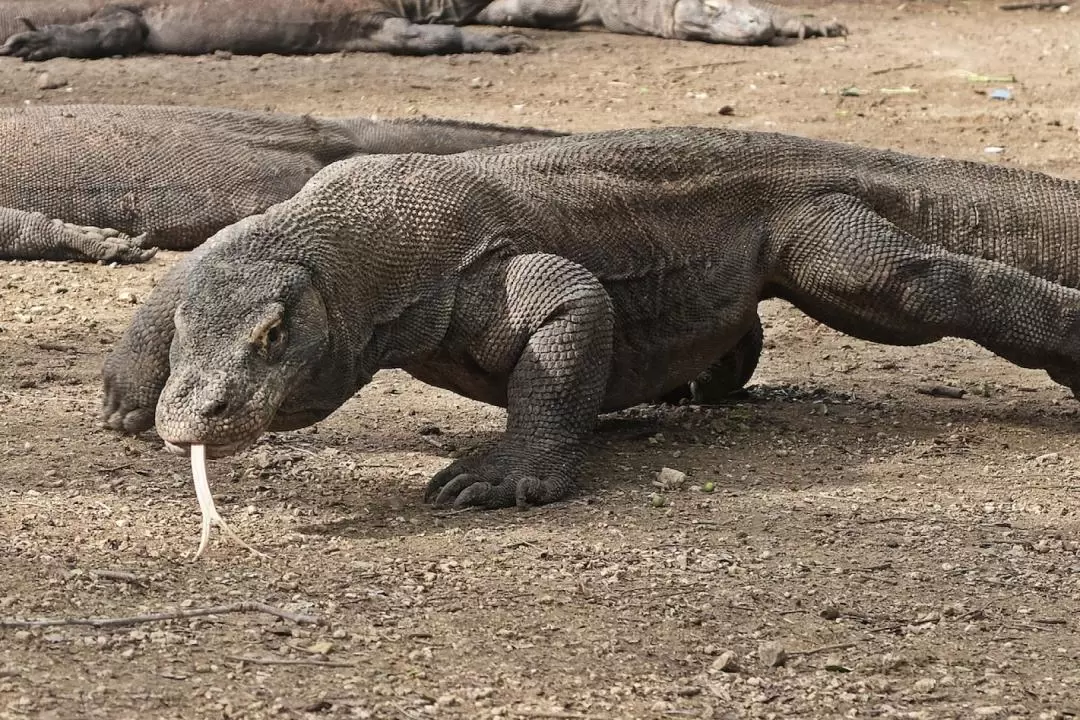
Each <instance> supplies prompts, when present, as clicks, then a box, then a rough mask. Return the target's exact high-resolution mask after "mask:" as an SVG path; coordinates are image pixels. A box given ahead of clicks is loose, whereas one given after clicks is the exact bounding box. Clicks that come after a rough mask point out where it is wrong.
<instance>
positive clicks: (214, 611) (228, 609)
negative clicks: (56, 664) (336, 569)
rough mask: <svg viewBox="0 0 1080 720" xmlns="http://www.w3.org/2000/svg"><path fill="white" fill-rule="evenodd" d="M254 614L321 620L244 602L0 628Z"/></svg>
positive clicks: (3, 621) (0, 622) (11, 622)
mask: <svg viewBox="0 0 1080 720" xmlns="http://www.w3.org/2000/svg"><path fill="white" fill-rule="evenodd" d="M241 612H257V613H266V614H267V615H273V616H274V617H278V618H281V619H282V620H288V621H289V622H294V623H301V624H308V625H321V624H323V620H322V618H319V617H318V616H316V615H301V614H298V613H291V612H289V611H288V610H282V609H281V608H276V607H274V606H273V605H266V604H264V603H261V602H252V601H244V602H238V603H233V604H232V605H216V606H214V607H208V608H194V609H191V610H173V611H171V612H164V613H154V614H152V615H132V616H130V617H118V618H58V619H44V620H17V619H15V618H0V628H37V627H59V626H62V625H84V626H85V625H89V626H90V627H122V626H124V625H138V624H140V623H151V622H162V621H165V620H183V619H186V618H193V617H206V616H207V615H226V614H228V613H241Z"/></svg>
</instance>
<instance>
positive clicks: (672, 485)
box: [656, 467, 686, 490]
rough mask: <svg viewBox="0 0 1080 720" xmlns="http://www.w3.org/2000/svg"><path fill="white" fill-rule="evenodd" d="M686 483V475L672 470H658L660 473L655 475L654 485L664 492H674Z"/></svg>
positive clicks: (667, 468) (666, 468)
mask: <svg viewBox="0 0 1080 720" xmlns="http://www.w3.org/2000/svg"><path fill="white" fill-rule="evenodd" d="M685 482H686V473H684V472H682V471H681V470H676V469H674V468H669V467H665V468H660V472H658V473H656V485H657V487H660V488H663V489H664V490H675V489H677V488H681V487H682V486H683V484H684V483H685Z"/></svg>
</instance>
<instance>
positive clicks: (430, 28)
mask: <svg viewBox="0 0 1080 720" xmlns="http://www.w3.org/2000/svg"><path fill="white" fill-rule="evenodd" d="M488 1H489V0H213V1H212V2H207V1H206V0H125V1H123V2H117V3H115V4H111V3H108V2H102V1H99V0H4V2H3V4H2V7H0V31H2V33H3V34H2V36H0V40H3V39H5V38H6V41H5V42H4V43H3V45H0V55H12V56H14V57H19V58H22V59H24V60H48V59H49V58H54V57H78V58H100V57H109V56H112V55H133V54H135V53H139V52H151V53H164V54H173V55H200V54H204V53H212V52H215V51H218V50H224V51H229V52H233V53H239V54H247V55H261V54H263V53H271V52H272V53H279V54H282V55H291V54H306V53H330V52H349V51H353V52H387V53H397V54H403V55H436V54H445V53H473V52H493V53H512V52H518V51H521V50H527V49H530V48H531V45H530V44H529V42H528V41H527V40H526V39H525V38H523V37H522V36H520V35H515V34H512V33H479V32H476V31H475V30H469V29H463V28H460V27H457V25H462V24H466V23H468V22H469V21H470V20H471V19H472V18H473V17H474V16H475V15H476V13H477V12H479V11H480V10H481V9H483V7H484V6H485V5H486V4H487V3H488ZM20 19H25V20H26V21H28V22H29V23H30V27H29V28H27V27H22V26H21V25H22V21H21V20H20Z"/></svg>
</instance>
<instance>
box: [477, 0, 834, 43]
mask: <svg viewBox="0 0 1080 720" xmlns="http://www.w3.org/2000/svg"><path fill="white" fill-rule="evenodd" d="M476 22H478V23H484V24H487V25H514V26H517V27H535V28H547V29H551V30H578V29H581V28H596V29H603V30H607V31H608V32H613V33H622V34H624V35H656V36H658V37H663V38H675V39H678V40H701V41H703V42H710V43H725V44H728V45H764V44H767V43H769V42H772V41H773V40H775V39H776V38H793V37H794V38H804V37H836V36H839V35H846V34H847V28H846V27H845V26H844V24H843V23H840V22H837V21H835V20H830V21H824V22H822V21H817V20H813V19H811V18H806V17H801V16H800V15H799V14H798V13H796V12H793V11H789V10H785V9H783V8H780V7H777V6H776V5H773V4H771V3H769V2H765V0H494V2H492V3H491V4H489V5H488V6H487V7H485V8H484V9H483V10H482V11H480V14H479V15H477V16H476Z"/></svg>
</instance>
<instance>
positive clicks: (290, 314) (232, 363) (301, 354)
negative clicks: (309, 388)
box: [155, 255, 339, 457]
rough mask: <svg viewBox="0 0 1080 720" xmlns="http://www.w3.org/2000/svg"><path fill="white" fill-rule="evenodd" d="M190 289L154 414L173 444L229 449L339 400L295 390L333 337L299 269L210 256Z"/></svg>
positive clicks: (178, 449)
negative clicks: (323, 400)
mask: <svg viewBox="0 0 1080 720" xmlns="http://www.w3.org/2000/svg"><path fill="white" fill-rule="evenodd" d="M187 287H188V291H187V293H186V295H185V297H184V300H183V301H182V302H181V303H180V304H179V305H178V306H177V309H176V313H175V315H174V323H175V326H176V334H175V336H174V338H173V343H172V346H171V350H170V355H169V365H170V368H171V370H170V375H169V379H168V382H167V383H166V385H165V388H164V390H163V391H162V393H161V397H160V399H159V401H158V405H157V412H156V419H155V422H156V425H157V429H158V433H159V434H160V435H161V438H162V439H163V440H164V441H165V444H166V446H167V447H168V448H169V450H171V451H172V452H175V453H180V454H187V453H188V451H189V449H190V446H191V445H192V444H195V443H199V444H203V445H206V452H207V455H208V456H210V457H222V456H225V455H230V454H232V453H235V452H238V451H240V450H243V449H244V448H246V447H248V446H250V445H251V444H252V443H254V442H255V441H256V440H257V439H258V438H259V436H260V435H262V433H263V432H265V431H266V430H268V429H271V428H272V429H277V430H287V429H295V428H299V427H304V426H306V425H309V424H311V423H313V422H316V421H318V420H321V419H322V418H324V417H325V416H326V415H328V414H329V413H330V412H332V411H333V410H334V409H335V408H336V407H337V406H338V404H339V403H332V404H331V405H330V406H329V407H323V406H321V405H320V403H319V401H318V400H317V399H316V398H314V397H310V396H300V397H297V396H294V395H293V392H294V390H295V389H296V388H297V387H298V384H299V386H300V387H302V386H303V383H304V380H306V379H308V378H310V377H311V376H312V375H313V374H314V373H315V372H316V370H315V369H316V368H318V367H319V365H320V361H321V360H322V358H324V357H325V355H326V353H327V350H328V348H329V344H330V329H329V325H328V317H327V310H326V306H325V305H324V303H323V300H322V298H321V296H320V295H319V293H318V291H317V290H316V289H315V287H314V285H313V283H312V281H311V277H310V275H309V273H308V271H307V270H306V269H305V268H303V267H302V266H300V265H297V264H293V263H290V262H281V261H276V260H261V259H260V260H258V261H256V262H253V263H252V262H248V263H245V264H238V263H236V262H232V261H230V260H229V258H227V257H224V258H220V257H214V256H213V255H211V256H209V257H206V258H204V260H203V261H202V262H200V263H197V264H196V265H195V267H194V268H193V270H192V272H191V275H190V277H189V279H188V286H187ZM200 288H201V289H207V290H208V289H209V288H214V290H213V291H212V292H210V291H204V292H199V289H200ZM222 289H224V290H222ZM223 338H224V339H225V340H224V342H223V341H222V339H223ZM301 395H302V394H301ZM308 395H310V394H308Z"/></svg>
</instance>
